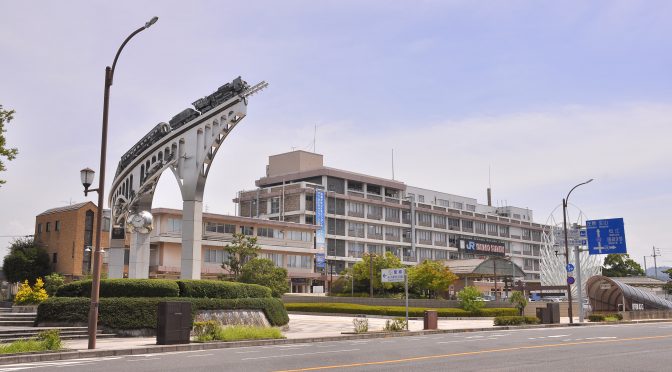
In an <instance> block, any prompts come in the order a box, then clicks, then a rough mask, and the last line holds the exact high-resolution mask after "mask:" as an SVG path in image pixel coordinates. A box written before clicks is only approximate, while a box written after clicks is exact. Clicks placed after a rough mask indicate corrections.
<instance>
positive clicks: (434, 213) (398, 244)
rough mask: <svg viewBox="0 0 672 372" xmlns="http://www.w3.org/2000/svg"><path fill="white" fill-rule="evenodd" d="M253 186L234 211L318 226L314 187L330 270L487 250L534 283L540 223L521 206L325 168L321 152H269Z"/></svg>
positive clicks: (478, 254) (449, 257) (485, 253)
mask: <svg viewBox="0 0 672 372" xmlns="http://www.w3.org/2000/svg"><path fill="white" fill-rule="evenodd" d="M255 184H256V186H257V187H258V188H257V189H255V190H250V191H241V192H239V194H238V197H237V198H236V199H234V201H235V202H237V203H238V214H239V215H240V216H246V217H254V218H263V219H270V220H277V221H291V222H297V223H302V224H317V223H318V222H317V219H316V210H317V209H318V208H316V207H317V206H316V195H317V193H316V190H322V192H324V193H325V200H326V206H325V207H326V208H325V213H326V215H325V217H326V218H325V220H326V246H327V252H326V254H327V260H329V262H330V263H332V266H333V267H334V271H335V272H336V273H338V272H340V271H342V270H343V269H344V268H345V267H348V266H351V265H352V264H354V262H357V261H358V260H360V259H361V257H362V255H363V254H364V253H365V252H370V253H377V254H382V253H384V252H392V253H393V254H395V255H396V256H398V257H399V258H400V259H401V260H402V261H403V262H404V263H405V264H415V263H417V262H421V261H423V260H425V259H432V260H454V259H460V258H475V257H484V256H491V255H494V256H506V257H510V258H511V260H512V261H513V262H515V263H516V264H517V265H518V266H520V267H522V268H523V269H524V271H525V272H524V275H521V276H520V279H525V281H526V282H528V283H529V284H531V285H530V286H528V288H529V289H531V287H534V286H535V285H534V284H537V283H539V275H540V272H539V262H540V249H541V246H540V245H541V233H542V226H541V225H540V224H537V223H534V222H532V211H530V210H528V209H523V208H517V207H512V206H507V207H494V206H491V205H487V204H485V205H484V204H479V203H478V202H477V200H476V199H474V198H469V197H463V196H458V195H453V194H448V193H443V192H437V191H432V190H428V189H423V188H419V187H412V186H407V185H406V184H405V183H403V182H400V181H397V180H391V179H385V178H379V177H373V176H369V175H364V174H359V173H354V172H350V171H345V170H340V169H334V168H329V167H325V166H324V164H323V157H322V155H319V154H314V153H309V152H305V151H293V152H289V153H285V154H279V155H273V156H270V157H269V164H268V166H267V168H266V176H265V177H262V178H260V179H258V180H257V181H256V182H255ZM318 193H319V191H318ZM318 228H319V226H318ZM413 237H415V239H414V240H413Z"/></svg>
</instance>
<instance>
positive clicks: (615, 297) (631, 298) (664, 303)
mask: <svg viewBox="0 0 672 372" xmlns="http://www.w3.org/2000/svg"><path fill="white" fill-rule="evenodd" d="M586 289H587V291H586V293H587V295H588V298H589V299H590V306H591V307H592V309H593V311H619V309H618V305H621V304H622V305H623V311H632V310H635V309H634V308H633V307H634V306H632V305H633V304H635V303H637V304H641V305H643V306H644V309H646V310H672V301H668V300H666V299H663V298H660V297H658V296H656V295H654V294H653V293H651V292H648V291H644V290H641V289H639V288H635V287H632V286H630V285H627V284H625V283H621V282H619V281H618V278H615V279H614V278H608V277H606V276H601V275H596V276H594V277H592V278H590V279H589V280H588V282H587V284H586Z"/></svg>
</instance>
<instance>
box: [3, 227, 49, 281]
mask: <svg viewBox="0 0 672 372" xmlns="http://www.w3.org/2000/svg"><path fill="white" fill-rule="evenodd" d="M2 270H3V271H4V272H5V276H6V277H7V281H9V282H10V283H18V282H23V281H24V280H28V282H29V283H31V284H35V282H36V281H37V278H44V277H45V276H47V275H49V273H51V271H52V270H51V264H50V263H49V254H48V253H47V251H46V250H45V249H44V247H42V245H40V244H39V243H38V242H36V241H35V240H34V239H33V238H23V239H16V240H14V241H13V242H12V244H11V245H10V247H9V254H7V256H5V259H4V260H3V263H2Z"/></svg>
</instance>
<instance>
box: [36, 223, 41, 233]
mask: <svg viewBox="0 0 672 372" xmlns="http://www.w3.org/2000/svg"><path fill="white" fill-rule="evenodd" d="M37 233H38V234H40V233H42V224H41V223H38V224H37Z"/></svg>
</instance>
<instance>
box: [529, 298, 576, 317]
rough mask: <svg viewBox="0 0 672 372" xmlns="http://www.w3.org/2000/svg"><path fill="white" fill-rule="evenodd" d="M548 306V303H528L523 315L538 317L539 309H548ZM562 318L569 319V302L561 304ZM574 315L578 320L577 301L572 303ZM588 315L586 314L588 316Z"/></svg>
mask: <svg viewBox="0 0 672 372" xmlns="http://www.w3.org/2000/svg"><path fill="white" fill-rule="evenodd" d="M546 304H548V302H544V301H535V302H528V303H527V306H525V311H524V312H523V314H524V315H525V316H537V308H540V307H541V308H546ZM559 304H560V316H561V317H568V316H569V314H568V309H569V302H560V303H559ZM572 305H573V306H572V315H573V316H574V317H575V318H577V317H578V316H579V305H578V304H577V303H576V301H573V302H572ZM587 315H588V314H587V313H586V316H587Z"/></svg>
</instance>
